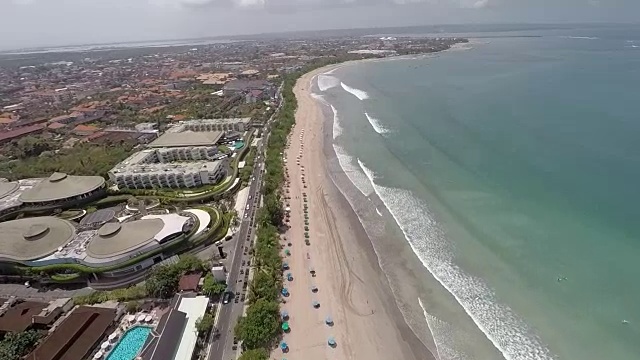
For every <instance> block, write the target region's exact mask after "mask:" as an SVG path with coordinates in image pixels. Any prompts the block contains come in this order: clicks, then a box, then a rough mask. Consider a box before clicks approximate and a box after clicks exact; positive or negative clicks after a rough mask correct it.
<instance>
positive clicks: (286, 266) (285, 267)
mask: <svg viewBox="0 0 640 360" xmlns="http://www.w3.org/2000/svg"><path fill="white" fill-rule="evenodd" d="M282 268H283V269H285V270H289V264H288V263H286V262H284V263H282Z"/></svg>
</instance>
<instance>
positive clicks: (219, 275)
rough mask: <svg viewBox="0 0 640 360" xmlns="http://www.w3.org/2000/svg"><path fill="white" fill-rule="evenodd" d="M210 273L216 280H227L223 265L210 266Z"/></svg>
mask: <svg viewBox="0 0 640 360" xmlns="http://www.w3.org/2000/svg"><path fill="white" fill-rule="evenodd" d="M211 274H212V275H213V278H214V279H216V281H217V282H227V273H226V272H225V271H224V265H215V266H212V267H211Z"/></svg>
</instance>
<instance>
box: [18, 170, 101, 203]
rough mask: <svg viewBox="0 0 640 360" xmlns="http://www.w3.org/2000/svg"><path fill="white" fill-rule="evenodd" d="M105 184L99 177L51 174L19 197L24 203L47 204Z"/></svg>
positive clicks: (84, 192) (87, 191) (82, 193)
mask: <svg viewBox="0 0 640 360" xmlns="http://www.w3.org/2000/svg"><path fill="white" fill-rule="evenodd" d="M104 183H105V180H104V178H102V177H101V176H71V175H67V174H65V173H53V174H52V175H51V176H49V177H48V178H46V179H44V180H42V181H41V182H39V183H38V184H37V185H36V186H34V187H33V188H31V189H28V190H26V191H24V192H23V193H22V194H21V195H20V198H19V199H20V201H22V202H24V203H37V202H48V201H56V200H62V199H67V198H71V197H75V196H79V195H84V194H86V193H89V192H91V191H94V190H96V189H98V188H100V187H101V186H103V185H104Z"/></svg>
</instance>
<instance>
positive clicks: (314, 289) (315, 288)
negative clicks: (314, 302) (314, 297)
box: [311, 285, 318, 293]
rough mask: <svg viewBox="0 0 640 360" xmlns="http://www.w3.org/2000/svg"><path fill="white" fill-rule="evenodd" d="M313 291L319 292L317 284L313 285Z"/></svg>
mask: <svg viewBox="0 0 640 360" xmlns="http://www.w3.org/2000/svg"><path fill="white" fill-rule="evenodd" d="M311 292H314V293H317V292H318V287H317V286H315V285H311Z"/></svg>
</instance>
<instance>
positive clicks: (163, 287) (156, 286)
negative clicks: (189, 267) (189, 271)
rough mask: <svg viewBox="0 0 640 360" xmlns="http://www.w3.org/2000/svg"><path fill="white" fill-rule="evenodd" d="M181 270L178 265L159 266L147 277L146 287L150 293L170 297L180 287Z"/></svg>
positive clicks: (164, 297) (155, 295)
mask: <svg viewBox="0 0 640 360" xmlns="http://www.w3.org/2000/svg"><path fill="white" fill-rule="evenodd" d="M180 275H181V272H180V271H179V270H178V269H177V267H176V266H159V267H157V268H156V269H154V271H153V272H152V273H151V276H149V278H147V280H146V282H145V287H146V288H147V292H148V293H149V295H151V296H153V297H159V298H163V299H168V298H170V297H171V296H173V294H175V292H176V290H177V289H178V282H179V281H180Z"/></svg>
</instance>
